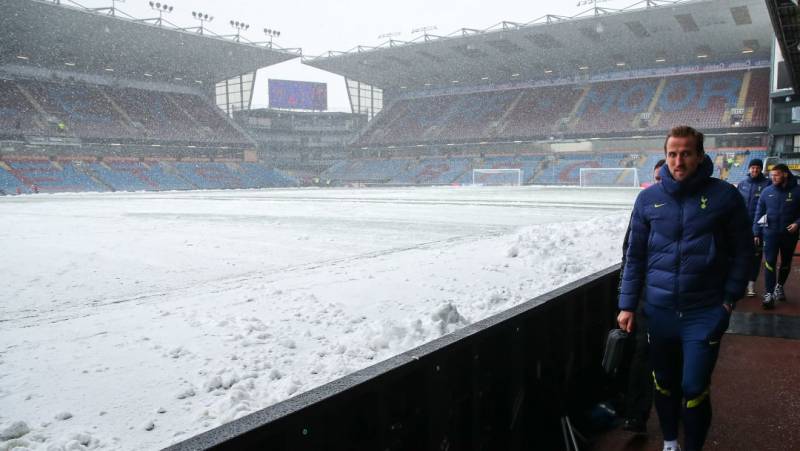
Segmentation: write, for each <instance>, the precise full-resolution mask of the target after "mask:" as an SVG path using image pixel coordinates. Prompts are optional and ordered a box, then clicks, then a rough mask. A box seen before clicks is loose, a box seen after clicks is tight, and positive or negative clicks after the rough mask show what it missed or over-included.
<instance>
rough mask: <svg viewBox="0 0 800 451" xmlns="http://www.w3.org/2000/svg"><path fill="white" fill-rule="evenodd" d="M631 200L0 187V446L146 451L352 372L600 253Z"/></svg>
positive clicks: (609, 252)
mask: <svg viewBox="0 0 800 451" xmlns="http://www.w3.org/2000/svg"><path fill="white" fill-rule="evenodd" d="M636 194H637V190H633V189H631V190H621V189H609V190H604V189H591V190H582V189H576V188H532V187H491V188H490V187H483V188H479V187H462V188H450V187H448V188H408V189H363V190H348V189H331V190H315V189H295V190H266V191H248V190H244V191H202V192H162V193H128V194H124V193H108V194H64V195H34V196H17V197H7V198H0V218H1V219H0V249H1V251H0V255H1V256H2V257H0V299H2V302H0V451H2V450H8V449H12V448H14V447H15V446H20V447H23V448H25V447H29V448H33V449H48V448H49V447H51V446H52V447H55V448H54V449H87V448H88V449H96V448H98V449H99V448H104V449H115V450H117V449H121V450H141V449H158V448H162V447H164V446H167V445H169V444H171V443H175V442H177V441H180V440H182V439H185V438H187V437H189V436H191V435H194V434H196V433H199V432H201V431H203V430H206V429H209V428H212V427H214V426H217V425H219V424H221V423H225V422H228V421H230V420H233V419H235V418H237V417H240V416H243V415H246V414H247V413H249V412H253V411H255V410H258V409H261V408H264V407H267V406H269V405H271V404H274V403H276V402H278V401H281V400H284V399H286V398H288V397H291V396H293V395H296V394H298V393H300V392H303V391H305V390H309V389H311V388H314V387H316V386H319V385H321V384H324V383H326V382H328V381H331V380H334V379H336V378H338V377H340V376H342V375H345V374H347V373H350V372H352V371H355V370H358V369H360V368H364V367H367V366H369V365H371V364H374V363H376V362H378V361H380V360H383V359H386V358H388V357H391V356H393V355H396V354H398V353H400V352H402V351H405V350H408V349H410V348H413V347H415V346H418V345H420V344H422V343H425V342H427V341H430V340H432V339H434V338H437V337H439V336H441V335H442V334H446V333H448V332H451V331H453V330H455V329H457V328H460V327H462V326H464V325H466V324H468V323H470V322H474V321H477V320H480V319H483V318H486V317H487V316H490V315H492V314H494V313H497V312H500V311H502V310H505V309H507V308H509V307H511V306H513V305H515V304H519V303H521V302H524V301H526V300H528V299H531V298H533V297H535V296H537V295H540V294H542V293H545V292H547V291H550V290H552V289H553V288H555V287H558V286H560V285H563V284H565V283H567V282H570V281H572V280H575V279H578V278H580V277H583V276H586V275H589V274H591V273H593V272H595V271H597V270H600V269H602V268H605V267H607V266H609V265H611V264H614V263H616V262H618V261H619V259H620V252H621V251H620V245H621V242H622V235H623V233H624V231H625V227H626V224H627V220H628V214H629V212H630V208H631V205H632V203H633V199H634V198H635V196H636ZM59 447H63V448H59Z"/></svg>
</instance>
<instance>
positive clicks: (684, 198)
mask: <svg viewBox="0 0 800 451" xmlns="http://www.w3.org/2000/svg"><path fill="white" fill-rule="evenodd" d="M713 170H714V165H713V164H712V163H711V160H710V159H709V158H708V157H707V156H706V157H705V159H704V160H703V162H702V163H701V164H700V166H699V167H698V168H697V171H696V172H695V173H694V174H692V176H691V177H689V178H688V179H687V180H684V181H683V182H677V181H675V179H673V178H672V174H670V172H669V169H668V168H667V166H666V165H665V166H664V167H662V168H661V172H660V174H661V183H660V184H657V185H653V186H651V187H649V188H647V189H645V190H644V191H642V192H641V193H639V196H638V197H637V198H636V203H635V204H634V207H633V214H632V216H631V231H630V235H629V237H628V252H627V255H626V261H625V268H624V270H623V275H622V286H621V288H620V297H619V308H620V309H621V310H628V311H634V310H635V309H636V305H637V303H638V301H639V298H640V296H641V295H642V293H644V299H645V300H646V302H648V303H649V304H651V305H654V306H657V307H662V308H669V309H674V310H678V311H683V310H689V309H693V308H701V307H707V306H711V305H721V304H722V303H723V302H735V301H736V300H738V299H739V298H740V297H741V296H742V295H743V294H744V289H745V286H746V285H747V280H748V277H749V274H748V272H749V271H750V266H751V263H750V260H751V258H752V256H753V253H754V249H753V238H752V234H751V232H750V224H752V223H751V221H750V220H749V218H748V216H747V209H746V208H745V205H744V200H743V199H742V196H741V195H740V194H739V193H738V191H737V190H736V188H734V187H733V185H730V184H729V183H727V182H723V181H722V180H719V179H716V178H712V177H711V174H712V172H713ZM642 290H644V292H643V291H642Z"/></svg>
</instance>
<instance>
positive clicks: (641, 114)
mask: <svg viewBox="0 0 800 451" xmlns="http://www.w3.org/2000/svg"><path fill="white" fill-rule="evenodd" d="M768 78H769V69H753V70H749V71H742V70H738V71H728V72H714V73H707V74H694V75H680V76H671V77H660V78H647V79H633V80H619V81H608V82H596V83H591V84H586V85H564V86H550V87H543V88H527V89H516V90H506V91H490V92H484V93H474V94H451V95H439V96H425V97H418V98H409V99H400V100H398V101H397V102H395V103H393V104H390V105H389V106H387V108H386V109H385V110H384V111H382V112H381V113H380V114H379V115H378V117H376V119H375V120H373V121H372V122H371V123H370V126H369V128H368V129H367V130H366V131H364V132H363V133H362V135H361V137H360V139H359V140H358V143H357V145H360V146H370V145H396V144H408V143H414V142H449V141H462V142H463V141H470V140H472V141H474V140H482V139H515V138H545V137H548V136H552V135H553V134H561V135H576V136H604V135H619V134H625V133H631V132H642V131H651V132H652V131H663V130H666V129H668V128H669V126H670V125H671V124H677V123H688V124H693V125H695V126H696V127H698V128H700V129H703V130H707V131H708V130H723V129H730V128H731V127H739V128H753V127H760V128H766V126H767V110H768V106H767V105H768V101H769V99H768V92H769V91H768V89H766V87H767V84H768V81H769V80H768ZM737 109H738V110H741V114H739V116H740V118H739V119H738V120H736V118H735V117H734V112H735V110H737Z"/></svg>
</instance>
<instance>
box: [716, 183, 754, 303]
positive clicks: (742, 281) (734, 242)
mask: <svg viewBox="0 0 800 451" xmlns="http://www.w3.org/2000/svg"><path fill="white" fill-rule="evenodd" d="M760 205H761V201H759V206H760ZM728 218H729V219H728V220H726V221H725V222H724V224H725V235H726V240H727V244H728V246H729V249H730V250H731V256H730V265H731V267H730V269H729V271H728V277H727V279H726V280H725V295H724V299H725V301H728V302H736V301H738V300H739V299H741V297H742V296H743V295H744V290H745V287H746V286H747V281H748V279H749V277H750V274H749V273H750V267H751V265H752V259H753V255H754V253H755V248H754V246H753V236H752V235H751V234H750V225H751V221H750V219H749V218H748V215H747V207H745V205H744V201H743V200H742V197H741V196H731V210H730V215H728Z"/></svg>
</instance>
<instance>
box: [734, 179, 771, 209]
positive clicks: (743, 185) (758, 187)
mask: <svg viewBox="0 0 800 451" xmlns="http://www.w3.org/2000/svg"><path fill="white" fill-rule="evenodd" d="M771 184H772V183H770V181H769V179H767V178H766V177H764V174H758V177H755V178H753V177H747V178H746V179H744V180H742V181H741V182H739V185H738V186H737V187H736V188H738V189H739V193H740V194H741V195H742V197H743V198H744V203H745V205H746V206H747V215H748V217H749V218H750V219H751V220H752V219H753V217H754V216H755V215H756V208H758V199H759V198H760V197H761V193H762V192H763V191H764V189H766V188H767V187H768V186H770V185H771ZM755 220H758V218H755Z"/></svg>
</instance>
